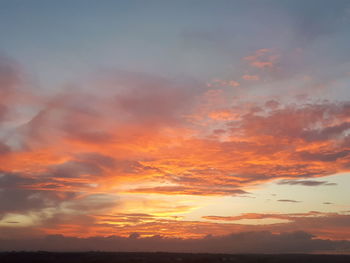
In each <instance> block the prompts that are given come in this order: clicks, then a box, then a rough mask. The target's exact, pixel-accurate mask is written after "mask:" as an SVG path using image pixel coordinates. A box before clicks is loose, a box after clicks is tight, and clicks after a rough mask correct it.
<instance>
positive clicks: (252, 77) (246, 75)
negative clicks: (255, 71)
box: [242, 74, 260, 80]
mask: <svg viewBox="0 0 350 263" xmlns="http://www.w3.org/2000/svg"><path fill="white" fill-rule="evenodd" d="M242 79H244V80H260V77H259V76H258V75H249V74H244V75H242Z"/></svg>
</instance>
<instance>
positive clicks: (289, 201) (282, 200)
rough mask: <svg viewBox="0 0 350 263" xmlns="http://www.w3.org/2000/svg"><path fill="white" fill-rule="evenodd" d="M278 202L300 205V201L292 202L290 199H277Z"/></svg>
mask: <svg viewBox="0 0 350 263" xmlns="http://www.w3.org/2000/svg"><path fill="white" fill-rule="evenodd" d="M277 201H278V202H286V203H300V202H301V201H297V200H292V199H279V200H277Z"/></svg>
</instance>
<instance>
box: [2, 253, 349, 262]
mask: <svg viewBox="0 0 350 263" xmlns="http://www.w3.org/2000/svg"><path fill="white" fill-rule="evenodd" d="M0 262H1V263H46V262H50V263H61V262H62V263H173V262H174V263H175V262H176V263H179V262H181V263H201V262H203V263H209V262H210V263H211V262H213V263H216V262H237V263H238V262H239V263H270V262H271V263H282V262H283V263H324V262H329V263H350V255H306V254H283V255H256V254H251V255H230V254H188V253H186V254H185V253H110V252H106V253H105V252H79V253H53V252H3V253H0Z"/></svg>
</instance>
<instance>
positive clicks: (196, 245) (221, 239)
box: [0, 231, 350, 253]
mask: <svg viewBox="0 0 350 263" xmlns="http://www.w3.org/2000/svg"><path fill="white" fill-rule="evenodd" d="M349 248H350V244H349V242H348V241H331V240H321V239H318V238H315V237H314V236H312V235H310V234H309V233H306V232H303V231H295V232H283V233H279V234H273V233H271V232H268V231H263V232H242V233H236V234H230V235H225V236H207V237H204V238H200V239H179V238H164V237H162V236H151V237H140V236H139V235H138V234H137V233H134V234H132V235H131V236H129V237H119V236H110V237H91V238H76V237H65V236H62V235H52V236H47V237H46V238H42V239H39V238H38V239H27V240H0V250H1V251H6V250H27V251H28V250H29V251H30V250H46V251H91V250H99V251H147V252H150V251H152V252H154V251H157V252H161V251H166V252H192V253H193V252H195V253H198V252H202V253H203V252H205V253H315V252H318V253H320V252H324V253H327V252H328V253H330V252H333V251H337V252H339V251H342V252H346V251H349Z"/></svg>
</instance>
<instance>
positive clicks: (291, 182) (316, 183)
mask: <svg viewBox="0 0 350 263" xmlns="http://www.w3.org/2000/svg"><path fill="white" fill-rule="evenodd" d="M277 184H280V185H285V184H287V185H304V186H319V185H328V186H330V185H337V184H336V183H328V182H327V181H315V180H282V181H279V182H277Z"/></svg>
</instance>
